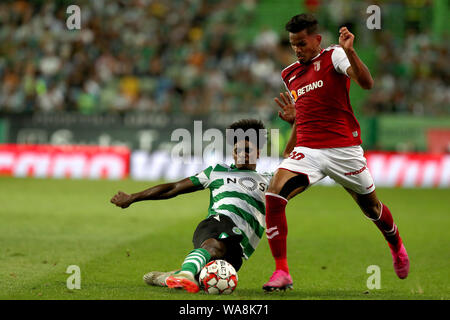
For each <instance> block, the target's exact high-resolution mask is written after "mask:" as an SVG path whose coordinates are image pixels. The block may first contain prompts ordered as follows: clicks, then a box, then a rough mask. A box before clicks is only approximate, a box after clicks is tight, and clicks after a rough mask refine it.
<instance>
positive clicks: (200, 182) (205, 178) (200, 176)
mask: <svg viewBox="0 0 450 320" xmlns="http://www.w3.org/2000/svg"><path fill="white" fill-rule="evenodd" d="M212 170H213V167H212V166H209V167H208V168H206V169H205V170H203V171H201V172H199V173H197V174H196V175H194V176H191V177H189V179H190V180H191V181H192V183H193V184H194V185H195V186H202V187H203V188H205V189H206V188H208V186H209V184H210V183H211V180H210V178H209V177H210V174H211V171H212Z"/></svg>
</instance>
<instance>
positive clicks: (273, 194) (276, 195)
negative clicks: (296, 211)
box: [266, 192, 288, 202]
mask: <svg viewBox="0 0 450 320" xmlns="http://www.w3.org/2000/svg"><path fill="white" fill-rule="evenodd" d="M266 196H272V197H276V198H280V199H283V200H284V201H286V202H288V200H287V199H286V198H285V197H282V196H280V195H279V194H276V193H271V192H266Z"/></svg>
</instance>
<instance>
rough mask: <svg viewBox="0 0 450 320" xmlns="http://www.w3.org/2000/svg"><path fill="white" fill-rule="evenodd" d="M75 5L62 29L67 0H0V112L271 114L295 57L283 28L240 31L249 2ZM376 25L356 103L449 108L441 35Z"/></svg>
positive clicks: (370, 108)
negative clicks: (76, 19)
mask: <svg viewBox="0 0 450 320" xmlns="http://www.w3.org/2000/svg"><path fill="white" fill-rule="evenodd" d="M77 3H79V4H80V7H81V8H82V10H81V21H82V27H81V30H68V29H67V27H66V19H67V17H68V14H67V13H66V8H67V6H68V5H69V4H70V3H65V2H64V1H60V2H59V1H58V2H57V1H33V2H31V1H24V0H18V1H6V2H4V1H2V2H0V41H1V43H2V45H1V46H0V79H1V80H0V112H1V113H32V112H55V111H60V110H63V111H77V112H80V113H83V114H97V113H106V112H116V113H123V112H128V111H132V110H138V111H155V112H165V113H185V114H192V115H202V114H208V113H211V112H217V113H230V112H238V111H239V112H252V113H259V114H260V115H261V116H262V117H268V116H270V115H274V114H276V111H277V110H276V106H275V105H274V103H273V97H275V96H277V95H278V93H279V92H280V90H283V85H282V82H281V78H280V72H281V70H282V68H284V67H285V66H287V65H288V64H290V63H292V62H293V61H294V60H293V59H294V57H293V56H292V54H291V52H290V48H289V43H288V42H287V40H286V37H285V35H284V32H283V35H281V36H280V35H279V34H278V33H276V32H274V31H273V30H270V29H261V30H260V32H259V33H257V34H256V35H255V36H254V37H252V39H251V41H247V40H246V39H243V37H242V36H241V34H242V30H246V28H247V27H248V26H249V25H250V24H251V23H252V17H253V15H254V14H255V8H256V5H257V0H227V1H220V0H171V1H157V0H130V1H107V0H95V1H84V2H83V1H78V2H77ZM383 34H384V35H385V36H384V37H381V38H380V39H381V40H380V42H379V43H378V44H377V46H376V48H377V58H378V60H379V61H378V62H377V63H376V67H375V69H376V70H374V72H375V74H376V76H377V81H376V86H375V87H374V89H373V90H372V92H371V93H370V94H369V95H368V98H367V99H366V100H367V101H366V102H365V103H364V106H363V111H364V112H365V113H366V114H377V113H380V112H403V113H409V114H417V115H428V114H430V115H442V114H447V115H448V114H450V110H449V108H450V107H449V105H450V88H449V74H450V70H449V68H450V62H449V59H448V54H449V52H448V49H449V48H448V43H442V44H441V45H436V44H432V43H431V42H430V40H429V37H427V35H426V34H420V33H419V34H417V33H412V34H410V35H408V37H406V38H405V39H404V42H398V41H397V40H394V39H393V38H392V37H390V35H389V33H383Z"/></svg>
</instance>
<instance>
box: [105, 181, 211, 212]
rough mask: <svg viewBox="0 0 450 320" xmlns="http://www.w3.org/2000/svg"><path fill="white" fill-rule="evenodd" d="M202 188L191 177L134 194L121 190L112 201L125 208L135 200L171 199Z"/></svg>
mask: <svg viewBox="0 0 450 320" xmlns="http://www.w3.org/2000/svg"><path fill="white" fill-rule="evenodd" d="M202 189H203V187H201V186H196V185H194V183H193V182H192V181H191V180H190V179H189V178H185V179H183V180H180V181H177V182H172V183H164V184H159V185H157V186H154V187H151V188H148V189H146V190H143V191H141V192H137V193H132V194H127V193H125V192H122V191H119V192H117V193H116V194H115V195H114V196H113V197H112V198H111V200H110V202H111V203H113V204H115V205H116V206H118V207H121V208H123V209H125V208H128V207H129V206H130V205H131V204H132V203H134V202H138V201H143V200H163V199H170V198H174V197H176V196H178V195H180V194H183V193H189V192H194V191H198V190H202Z"/></svg>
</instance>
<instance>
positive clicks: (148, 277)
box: [143, 270, 177, 287]
mask: <svg viewBox="0 0 450 320" xmlns="http://www.w3.org/2000/svg"><path fill="white" fill-rule="evenodd" d="M176 271H177V270H175V271H169V272H161V271H151V272H149V273H146V274H144V277H143V280H144V282H145V283H146V284H148V285H149V286H157V287H167V284H166V279H167V278H168V277H170V276H171V275H173V274H174V273H175V272H176Z"/></svg>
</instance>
